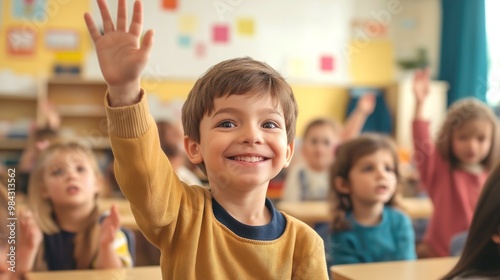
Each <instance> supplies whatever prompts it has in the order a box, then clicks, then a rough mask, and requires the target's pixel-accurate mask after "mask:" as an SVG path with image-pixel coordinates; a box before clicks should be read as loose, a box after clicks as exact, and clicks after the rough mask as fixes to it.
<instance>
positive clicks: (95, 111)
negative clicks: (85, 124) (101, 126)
mask: <svg viewBox="0 0 500 280" xmlns="http://www.w3.org/2000/svg"><path fill="white" fill-rule="evenodd" d="M57 111H58V112H59V114H60V115H61V117H106V111H105V110H104V105H60V106H57Z"/></svg>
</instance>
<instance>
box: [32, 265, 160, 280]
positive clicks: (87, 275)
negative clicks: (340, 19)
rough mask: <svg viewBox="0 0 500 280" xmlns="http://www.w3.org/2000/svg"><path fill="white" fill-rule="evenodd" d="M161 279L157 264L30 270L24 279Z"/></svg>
mask: <svg viewBox="0 0 500 280" xmlns="http://www.w3.org/2000/svg"><path fill="white" fill-rule="evenodd" d="M68 279H70V280H102V279H109V280H131V279H148V280H161V270H160V267H159V266H141V267H134V268H123V269H102V270H100V269H94V270H66V271H51V272H30V273H27V274H26V280H68Z"/></svg>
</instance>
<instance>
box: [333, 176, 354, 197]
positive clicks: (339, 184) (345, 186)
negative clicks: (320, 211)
mask: <svg viewBox="0 0 500 280" xmlns="http://www.w3.org/2000/svg"><path fill="white" fill-rule="evenodd" d="M334 182H335V186H334V187H335V189H336V190H337V191H338V192H339V193H341V194H349V193H350V192H351V189H350V188H349V182H348V181H347V180H346V179H344V178H342V177H340V176H337V177H335V180H334Z"/></svg>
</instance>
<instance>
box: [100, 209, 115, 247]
mask: <svg viewBox="0 0 500 280" xmlns="http://www.w3.org/2000/svg"><path fill="white" fill-rule="evenodd" d="M119 228H120V215H119V214H118V210H117V209H116V205H114V204H113V206H111V210H110V214H109V215H108V216H107V217H106V218H104V221H103V222H102V224H101V232H100V236H99V244H100V246H101V248H105V247H107V246H110V245H112V244H113V241H114V240H115V236H116V232H117V231H118V229H119Z"/></svg>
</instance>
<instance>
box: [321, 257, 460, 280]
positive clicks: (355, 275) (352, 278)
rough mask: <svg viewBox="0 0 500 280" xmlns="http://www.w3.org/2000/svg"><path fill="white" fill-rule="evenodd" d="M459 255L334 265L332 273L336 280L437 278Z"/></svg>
mask: <svg viewBox="0 0 500 280" xmlns="http://www.w3.org/2000/svg"><path fill="white" fill-rule="evenodd" d="M457 261H458V258H457V257H447V258H434V259H420V260H417V261H398V262H380V263H367V264H351V265H334V266H331V267H330V273H331V275H332V277H333V279H335V280H363V279H370V280H386V279H398V280H436V279H440V277H442V276H444V275H445V274H446V273H448V272H449V271H450V270H451V269H452V268H453V266H454V265H455V264H456V263H457Z"/></svg>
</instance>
